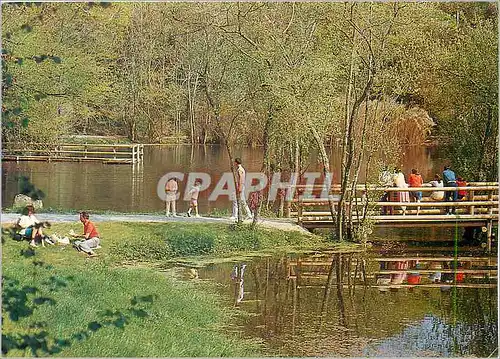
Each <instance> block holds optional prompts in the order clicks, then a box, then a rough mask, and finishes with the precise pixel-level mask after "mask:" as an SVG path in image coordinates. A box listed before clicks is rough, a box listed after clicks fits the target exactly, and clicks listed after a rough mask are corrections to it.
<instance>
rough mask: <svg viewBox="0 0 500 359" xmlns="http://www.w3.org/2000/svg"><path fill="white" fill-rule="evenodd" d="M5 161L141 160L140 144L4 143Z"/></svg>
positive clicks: (112, 161)
mask: <svg viewBox="0 0 500 359" xmlns="http://www.w3.org/2000/svg"><path fill="white" fill-rule="evenodd" d="M3 147H4V148H2V161H17V162H19V161H47V162H52V161H53V162H61V161H66V162H67V161H70V162H87V161H93V162H96V161H97V162H102V163H105V164H136V163H142V161H143V156H144V145H140V144H40V143H31V144H8V143H7V144H3Z"/></svg>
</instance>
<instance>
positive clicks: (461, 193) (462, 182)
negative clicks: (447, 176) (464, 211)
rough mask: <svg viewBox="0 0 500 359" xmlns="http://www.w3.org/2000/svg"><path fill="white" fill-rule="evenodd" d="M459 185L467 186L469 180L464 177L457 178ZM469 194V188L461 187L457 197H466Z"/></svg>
mask: <svg viewBox="0 0 500 359" xmlns="http://www.w3.org/2000/svg"><path fill="white" fill-rule="evenodd" d="M457 187H467V182H466V181H465V180H464V179H463V178H462V177H460V176H459V177H458V178H457ZM466 196H467V190H465V189H461V190H459V191H458V193H457V199H464V198H465V197H466Z"/></svg>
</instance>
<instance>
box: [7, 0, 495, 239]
mask: <svg viewBox="0 0 500 359" xmlns="http://www.w3.org/2000/svg"><path fill="white" fill-rule="evenodd" d="M67 19H71V21H67ZM2 21H3V23H2V39H3V44H4V45H3V46H4V48H3V56H2V60H3V61H2V66H3V71H4V73H5V76H4V81H3V83H2V85H3V90H4V91H3V104H4V106H3V108H2V111H3V112H2V113H3V118H4V121H3V127H2V139H3V140H4V143H9V142H13V141H21V142H23V143H27V142H30V141H32V140H33V139H36V141H37V142H45V143H47V144H50V143H54V142H56V140H57V139H59V138H61V136H64V135H73V134H91V135H120V136H126V137H127V138H128V139H129V140H130V141H133V142H137V141H138V142H156V141H158V142H165V141H167V140H170V139H171V138H172V137H174V138H180V137H186V138H187V140H188V141H189V142H190V143H192V144H195V143H220V144H224V145H225V146H226V148H227V151H228V153H229V155H230V156H229V157H230V158H233V157H234V156H237V155H238V153H236V152H235V148H236V146H237V145H261V146H263V149H264V156H263V159H262V171H263V172H265V173H266V174H272V173H273V172H277V171H280V172H282V173H289V174H290V176H291V174H298V175H299V177H300V176H301V175H302V174H303V173H304V172H305V171H306V170H307V158H308V156H309V154H310V153H311V152H312V151H316V152H317V153H318V154H319V157H318V158H319V161H320V164H321V165H322V168H323V170H324V174H325V176H326V174H327V173H330V172H334V171H332V168H331V164H330V162H331V157H330V153H329V149H328V146H337V150H338V151H339V153H341V161H340V163H338V164H337V165H336V167H337V169H338V170H339V172H340V174H339V177H338V178H334V182H335V183H340V184H341V193H340V201H339V210H338V211H337V212H336V213H334V211H333V204H332V203H331V205H330V207H331V212H332V217H335V222H336V238H337V239H340V240H342V239H343V238H344V237H347V238H353V237H354V234H353V233H354V231H353V228H352V224H351V222H352V221H350V218H349V216H350V215H348V214H347V213H345V211H344V208H346V207H347V206H348V205H349V204H350V203H352V202H353V201H355V200H356V196H357V195H358V194H356V193H355V190H354V189H355V188H356V184H357V183H358V179H359V178H360V177H363V178H366V181H367V182H370V183H374V182H376V180H377V178H378V174H379V172H380V170H381V168H383V166H385V165H390V166H394V165H398V164H399V163H400V157H401V152H402V151H401V145H403V144H408V143H410V144H421V143H422V142H423V141H425V139H426V138H427V136H428V135H429V134H430V133H432V134H433V135H437V136H440V137H441V138H443V139H444V140H445V141H444V142H443V143H442V145H443V148H444V150H445V151H446V153H447V154H448V158H449V161H450V162H451V164H452V166H453V167H454V169H455V170H456V171H457V173H459V174H460V175H461V176H464V177H465V178H466V179H467V180H469V181H495V180H496V179H497V170H498V155H497V152H498V151H497V148H498V126H496V125H495V124H496V123H497V121H498V118H497V113H498V105H497V99H498V73H497V63H498V59H497V57H498V51H497V39H498V36H497V5H496V4H493V3H404V4H403V3H394V4H384V3H378V4H371V3H345V4H343V3H322V4H316V3H315V4H308V3H217V4H208V3H204V4H192V3H185V4H183V3H107V2H106V3H78V4H77V3H71V4H70V3H67V4H58V3H41V4H35V3H26V4H23V3H12V4H4V5H3V19H2ZM381 144H383V145H382V146H381ZM300 180H303V178H300ZM344 205H345V206H344Z"/></svg>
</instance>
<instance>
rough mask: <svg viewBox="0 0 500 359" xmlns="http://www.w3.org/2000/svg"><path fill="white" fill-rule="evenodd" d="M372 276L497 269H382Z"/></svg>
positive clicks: (467, 272) (473, 272)
mask: <svg viewBox="0 0 500 359" xmlns="http://www.w3.org/2000/svg"><path fill="white" fill-rule="evenodd" d="M372 273H373V274H401V273H418V274H432V273H464V274H497V269H463V268H457V269H394V270H393V269H384V270H379V271H374V272H372Z"/></svg>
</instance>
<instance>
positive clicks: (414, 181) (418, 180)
mask: <svg viewBox="0 0 500 359" xmlns="http://www.w3.org/2000/svg"><path fill="white" fill-rule="evenodd" d="M423 183H424V180H423V179H422V176H421V175H420V173H418V170H417V169H415V168H413V169H412V170H411V174H410V177H408V184H409V186H410V187H422V184H423ZM410 195H411V197H412V198H413V199H414V200H415V202H420V200H421V199H422V191H415V192H410Z"/></svg>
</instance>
